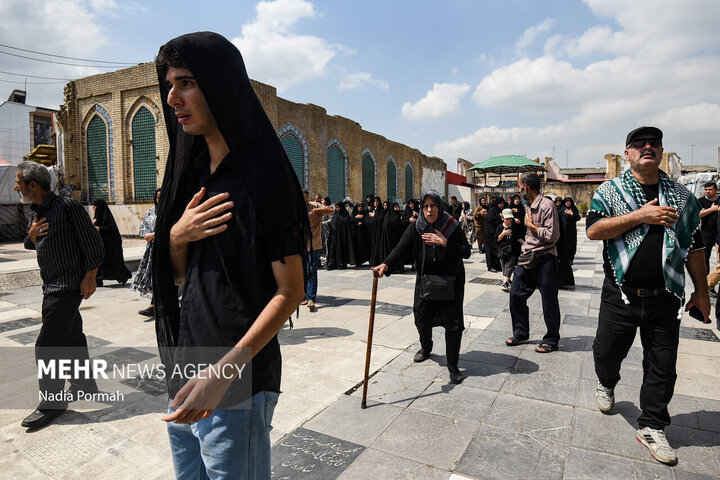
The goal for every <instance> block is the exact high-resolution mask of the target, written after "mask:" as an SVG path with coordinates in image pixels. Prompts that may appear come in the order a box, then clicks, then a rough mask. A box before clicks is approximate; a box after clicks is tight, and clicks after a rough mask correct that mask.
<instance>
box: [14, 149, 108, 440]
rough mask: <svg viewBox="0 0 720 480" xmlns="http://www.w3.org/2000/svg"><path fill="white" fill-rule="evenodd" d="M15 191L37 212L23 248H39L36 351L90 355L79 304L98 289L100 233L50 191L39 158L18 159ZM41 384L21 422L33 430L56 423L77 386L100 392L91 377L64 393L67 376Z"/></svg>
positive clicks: (45, 356) (50, 355) (41, 356)
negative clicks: (40, 301) (39, 307)
mask: <svg viewBox="0 0 720 480" xmlns="http://www.w3.org/2000/svg"><path fill="white" fill-rule="evenodd" d="M15 191H17V192H18V193H19V194H20V197H21V198H22V201H23V202H24V203H32V206H31V207H30V208H31V209H32V210H33V212H34V215H33V218H32V219H31V220H30V223H29V225H28V232H27V236H26V237H25V248H27V249H28V250H35V251H36V252H37V261H38V265H39V266H40V276H41V277H42V280H43V304H42V328H41V329H40V333H39V334H38V337H37V340H36V341H35V356H36V358H37V360H43V361H46V362H49V361H53V360H59V359H60V358H58V357H59V356H63V355H65V354H67V355H69V356H71V357H73V358H75V359H77V360H81V361H82V360H87V359H89V355H88V350H87V340H86V338H85V334H84V333H83V329H82V317H81V316H80V311H79V307H80V302H82V301H83V300H87V299H88V298H90V296H91V295H92V294H93V293H94V292H95V274H96V273H97V269H98V267H99V266H100V265H101V264H102V262H103V258H104V256H105V250H104V247H103V243H102V238H100V234H99V233H98V232H97V231H96V230H95V227H94V226H93V224H92V221H91V220H90V217H89V216H88V214H87V212H85V210H84V209H83V207H82V205H80V204H79V203H78V202H76V201H75V200H72V199H70V198H62V197H58V196H57V195H55V194H54V193H53V192H51V191H50V174H49V173H48V171H47V170H46V169H45V167H43V166H42V165H40V164H39V163H35V162H21V163H19V164H18V172H17V178H16V179H15ZM65 347H70V348H69V349H68V350H67V352H65V351H61V350H60V348H62V350H64V348H65ZM38 383H39V385H40V399H41V401H40V405H39V406H38V407H37V409H36V410H35V411H34V412H33V413H31V414H30V415H28V416H27V417H26V418H25V419H24V420H23V421H22V426H23V427H27V428H30V429H34V428H40V427H42V426H44V425H47V424H48V423H50V422H52V421H53V420H54V419H55V418H56V417H58V416H59V415H60V414H62V413H63V412H64V411H65V410H66V409H67V402H68V400H72V399H75V395H76V394H77V393H78V392H79V391H83V392H87V393H94V392H97V391H98V388H97V384H96V383H95V381H94V380H90V379H86V380H82V379H79V378H76V379H73V380H71V382H70V389H69V390H68V391H67V392H65V393H63V386H64V384H65V380H63V379H54V378H47V377H42V378H40V379H39V381H38Z"/></svg>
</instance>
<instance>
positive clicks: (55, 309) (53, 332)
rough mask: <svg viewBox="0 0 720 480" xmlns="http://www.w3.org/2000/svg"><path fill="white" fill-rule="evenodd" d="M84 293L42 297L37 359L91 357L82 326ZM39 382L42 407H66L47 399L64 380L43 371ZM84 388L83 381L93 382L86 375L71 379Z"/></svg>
mask: <svg viewBox="0 0 720 480" xmlns="http://www.w3.org/2000/svg"><path fill="white" fill-rule="evenodd" d="M81 301H82V296H81V295H80V292H79V291H77V290H76V291H71V292H60V293H48V294H46V295H45V296H44V297H43V304H42V327H40V333H39V334H38V337H37V340H36V341H35V359H36V361H39V360H44V361H45V363H46V364H48V363H49V362H50V361H53V360H60V359H71V360H75V359H77V360H81V361H82V360H87V359H89V358H90V357H89V354H88V347H87V339H86V338H85V334H84V333H83V329H82V317H81V316H80V311H79V310H78V308H79V307H80V302H81ZM38 383H39V386H40V393H41V397H40V408H65V407H66V406H67V403H66V402H62V401H59V402H58V401H46V400H43V397H42V395H43V393H44V392H45V397H44V398H50V395H51V394H52V395H57V394H59V393H61V392H62V391H63V389H64V388H65V380H63V379H57V378H49V375H43V378H40V379H39V380H38ZM70 383H73V384H76V385H77V386H78V387H80V388H82V386H83V385H87V384H88V383H92V381H89V380H87V379H82V380H80V379H78V380H75V379H73V380H70Z"/></svg>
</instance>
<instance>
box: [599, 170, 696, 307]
mask: <svg viewBox="0 0 720 480" xmlns="http://www.w3.org/2000/svg"><path fill="white" fill-rule="evenodd" d="M659 173H660V188H659V192H658V204H659V205H661V206H669V207H673V208H674V209H676V211H677V214H678V215H679V218H678V220H677V222H676V223H675V224H674V225H673V226H671V227H665V238H664V243H663V252H662V262H663V265H662V267H663V276H664V277H665V288H666V289H667V290H668V291H669V292H671V293H673V294H675V296H677V297H678V298H681V299H682V298H684V296H685V257H686V256H687V253H688V249H689V248H690V246H691V245H692V242H693V234H694V233H695V231H696V230H697V229H698V228H699V227H700V202H698V200H697V199H696V198H695V196H694V195H692V194H691V193H690V191H689V190H688V189H687V188H685V186H683V185H681V184H679V183H677V182H674V181H672V180H670V178H669V177H668V176H667V174H666V173H665V172H663V171H662V170H660V172H659ZM647 202H648V200H647V197H646V196H645V192H644V191H643V189H642V186H641V185H640V182H638V181H637V179H636V178H635V176H634V175H633V174H632V172H631V171H630V170H629V169H628V170H626V171H625V172H624V173H623V174H622V175H621V176H620V177H617V178H614V179H612V180H608V181H606V182H605V183H603V184H602V185H600V187H599V188H598V189H597V191H596V192H595V195H594V196H593V199H592V203H591V204H590V210H591V211H594V212H597V213H599V214H600V215H602V216H603V217H617V216H620V215H624V214H626V213H630V212H631V211H634V210H637V209H639V208H641V207H642V206H643V205H645V204H646V203H647ZM649 229H650V226H649V225H647V224H641V225H638V226H636V227H635V228H633V229H631V230H628V231H627V232H625V233H623V234H622V235H620V236H618V237H615V238H613V239H611V240H608V241H607V242H606V244H607V251H608V255H609V256H610V262H611V263H612V267H613V270H614V272H615V279H616V281H617V284H618V285H622V284H623V281H624V279H625V274H626V273H627V269H628V267H629V266H630V262H631V261H632V259H633V256H634V255H635V252H637V250H638V248H639V247H640V244H641V243H642V241H643V239H644V238H645V235H646V234H647V232H648V230H649Z"/></svg>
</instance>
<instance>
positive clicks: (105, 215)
mask: <svg viewBox="0 0 720 480" xmlns="http://www.w3.org/2000/svg"><path fill="white" fill-rule="evenodd" d="M93 206H94V207H95V217H94V218H95V226H96V227H107V229H108V231H110V232H112V233H116V232H117V233H118V235H119V234H120V231H119V230H118V227H117V223H115V217H113V214H112V212H111V211H110V207H109V206H108V204H107V202H106V201H105V200H95V201H94V202H93Z"/></svg>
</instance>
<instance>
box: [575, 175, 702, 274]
mask: <svg viewBox="0 0 720 480" xmlns="http://www.w3.org/2000/svg"><path fill="white" fill-rule="evenodd" d="M640 186H641V187H642V189H643V192H645V197H647V200H648V202H650V201H652V200H653V199H655V198H657V197H658V193H659V190H660V187H659V184H657V183H656V184H654V185H642V184H641V185H640ZM603 218H604V217H603V216H602V215H600V214H599V213H597V212H593V211H590V212H588V215H587V220H586V222H587V228H588V229H589V228H590V227H591V226H592V225H593V224H595V222H597V221H598V220H602V219H603ZM636 228H638V227H636ZM664 239H665V227H663V226H662V225H650V228H649V229H648V232H647V233H646V234H645V238H643V241H642V243H641V244H640V246H639V247H638V249H637V251H636V252H635V255H634V256H633V258H632V260H631V261H630V266H629V267H628V270H627V272H625V279H624V281H623V285H627V286H628V287H632V288H665V277H664V275H663V271H662V252H663V242H664ZM607 242H608V241H607V240H605V241H603V270H604V271H605V278H607V279H608V280H610V281H611V282H612V283H616V282H615V273H614V272H613V268H612V265H611V264H610V256H609V255H608V251H607ZM699 248H703V239H702V235H701V234H700V230H699V229H698V230H697V231H696V232H695V234H694V235H693V243H692V246H691V247H690V251H692V250H697V249H699Z"/></svg>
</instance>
